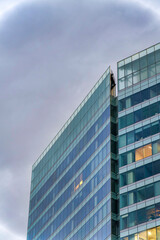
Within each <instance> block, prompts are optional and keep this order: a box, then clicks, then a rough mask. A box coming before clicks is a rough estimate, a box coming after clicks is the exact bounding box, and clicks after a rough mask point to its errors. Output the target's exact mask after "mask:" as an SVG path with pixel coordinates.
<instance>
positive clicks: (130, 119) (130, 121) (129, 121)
mask: <svg viewBox="0 0 160 240" xmlns="http://www.w3.org/2000/svg"><path fill="white" fill-rule="evenodd" d="M133 123H134V114H133V112H132V113H130V114H128V115H126V126H129V125H131V124H133Z"/></svg>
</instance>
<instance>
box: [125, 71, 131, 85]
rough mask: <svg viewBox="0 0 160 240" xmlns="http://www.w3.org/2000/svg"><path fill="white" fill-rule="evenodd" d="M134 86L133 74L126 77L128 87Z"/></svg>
mask: <svg viewBox="0 0 160 240" xmlns="http://www.w3.org/2000/svg"><path fill="white" fill-rule="evenodd" d="M130 86H132V74H131V75H128V76H127V77H126V87H130Z"/></svg>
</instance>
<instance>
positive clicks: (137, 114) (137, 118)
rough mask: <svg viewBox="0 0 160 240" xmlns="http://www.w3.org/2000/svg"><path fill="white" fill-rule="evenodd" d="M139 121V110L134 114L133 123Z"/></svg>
mask: <svg viewBox="0 0 160 240" xmlns="http://www.w3.org/2000/svg"><path fill="white" fill-rule="evenodd" d="M141 120H142V111H141V109H140V110H138V111H135V112H134V121H135V123H136V122H139V121H141Z"/></svg>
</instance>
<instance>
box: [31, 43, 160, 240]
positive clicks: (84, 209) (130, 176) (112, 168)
mask: <svg viewBox="0 0 160 240" xmlns="http://www.w3.org/2000/svg"><path fill="white" fill-rule="evenodd" d="M117 82H118V91H117V92H118V97H116V94H115V88H116V86H115V80H114V77H113V74H112V73H111V70H110V67H109V68H108V69H107V70H106V72H105V73H104V74H103V76H102V77H101V78H100V80H99V81H98V82H97V84H96V85H95V86H94V88H93V89H92V90H91V91H90V93H89V94H88V95H87V97H86V98H85V99H84V101H83V102H82V103H81V104H80V106H79V107H78V108H77V110H76V111H75V112H74V113H73V115H72V116H71V117H70V119H69V120H68V121H67V122H66V124H65V125H64V127H63V128H62V129H61V130H60V132H59V133H58V134H57V136H56V137H55V138H54V139H53V141H52V142H51V143H50V144H49V146H48V147H47V149H46V150H45V151H44V153H43V154H42V155H41V156H40V158H39V159H38V160H37V161H36V162H35V164H34V165H33V169H32V181H31V193H30V208H29V220H28V234H27V239H28V240H32V239H34V240H46V239H48V240H63V239H65V240H83V239H85V240H118V239H121V240H160V43H159V44H156V45H154V46H152V47H150V48H148V49H145V50H143V51H141V52H139V53H136V54H134V55H132V56H130V57H127V58H126V59H123V60H121V61H119V62H118V65H117ZM117 106H118V107H117ZM117 123H118V124H117Z"/></svg>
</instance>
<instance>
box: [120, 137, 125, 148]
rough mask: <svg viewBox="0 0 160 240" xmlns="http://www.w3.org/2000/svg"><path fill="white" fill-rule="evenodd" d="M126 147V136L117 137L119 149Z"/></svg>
mask: <svg viewBox="0 0 160 240" xmlns="http://www.w3.org/2000/svg"><path fill="white" fill-rule="evenodd" d="M124 146H126V134H124V135H122V136H120V137H119V147H120V148H121V147H124Z"/></svg>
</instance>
